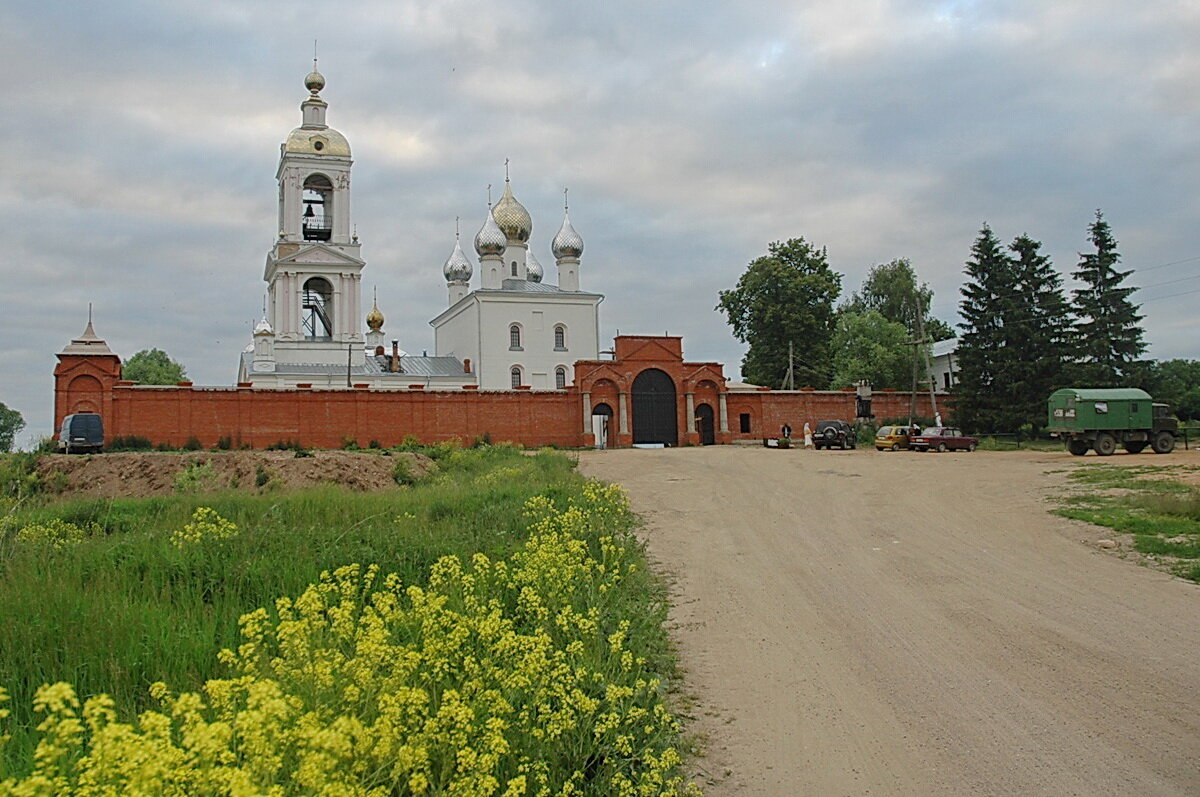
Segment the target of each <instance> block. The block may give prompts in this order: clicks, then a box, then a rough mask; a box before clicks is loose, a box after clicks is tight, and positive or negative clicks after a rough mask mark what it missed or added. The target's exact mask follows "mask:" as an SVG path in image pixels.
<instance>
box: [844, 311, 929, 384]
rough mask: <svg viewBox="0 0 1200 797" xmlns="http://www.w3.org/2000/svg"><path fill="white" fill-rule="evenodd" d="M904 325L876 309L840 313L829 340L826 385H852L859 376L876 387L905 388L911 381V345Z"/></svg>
mask: <svg viewBox="0 0 1200 797" xmlns="http://www.w3.org/2000/svg"><path fill="white" fill-rule="evenodd" d="M908 340H909V332H908V330H907V329H905V328H904V325H903V324H900V323H897V322H895V321H889V320H888V319H887V318H884V316H883V314H882V313H880V312H879V311H877V310H867V311H866V312H862V313H855V312H841V313H838V316H837V325H836V326H835V327H834V330H833V339H832V341H831V342H830V361H831V363H832V368H833V376H832V379H831V380H830V382H829V387H830V388H833V389H837V388H843V387H852V386H853V385H854V384H855V383H856V382H858V381H859V380H861V379H867V380H870V382H871V385H872V386H873V387H875V388H894V389H905V390H907V389H908V388H910V387H911V383H912V358H913V352H912V347H911V346H909V345H907V344H908Z"/></svg>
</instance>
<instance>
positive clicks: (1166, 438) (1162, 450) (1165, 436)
mask: <svg viewBox="0 0 1200 797" xmlns="http://www.w3.org/2000/svg"><path fill="white" fill-rule="evenodd" d="M1153 445H1154V453H1155V454H1170V453H1171V451H1173V450H1174V448H1175V435H1173V434H1171V433H1170V432H1159V433H1158V434H1156V435H1155V436H1154V444H1153Z"/></svg>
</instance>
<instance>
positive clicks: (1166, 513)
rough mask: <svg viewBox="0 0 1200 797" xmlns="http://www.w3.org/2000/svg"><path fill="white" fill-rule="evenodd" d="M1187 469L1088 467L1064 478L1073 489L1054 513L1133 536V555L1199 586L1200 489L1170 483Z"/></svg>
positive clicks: (1188, 470)
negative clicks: (1141, 555)
mask: <svg viewBox="0 0 1200 797" xmlns="http://www.w3.org/2000/svg"><path fill="white" fill-rule="evenodd" d="M1197 470H1200V468H1194V467H1189V466H1186V465H1174V466H1167V467H1155V466H1152V465H1130V466H1121V465H1088V466H1082V467H1077V468H1075V469H1074V470H1072V471H1071V472H1069V473H1068V474H1067V478H1068V479H1069V480H1070V481H1071V482H1072V483H1073V484H1074V485H1075V486H1076V491H1075V493H1074V494H1072V495H1070V496H1067V497H1066V498H1064V499H1063V500H1062V502H1061V504H1062V505H1061V506H1060V507H1059V508H1058V509H1055V510H1054V512H1055V513H1056V514H1058V515H1062V516H1063V517H1068V518H1072V519H1074V520H1082V521H1086V522H1088V523H1093V524H1095V525H1098V526H1105V527H1107V528H1111V529H1114V530H1116V531H1118V532H1121V533H1123V534H1129V535H1131V536H1132V537H1133V547H1134V550H1136V551H1137V552H1139V553H1141V554H1143V555H1144V556H1146V558H1147V560H1149V561H1152V562H1154V563H1156V564H1157V565H1159V566H1161V567H1163V568H1164V569H1166V570H1168V571H1169V572H1171V573H1173V574H1175V575H1177V576H1179V577H1181V578H1185V579H1188V580H1190V581H1196V582H1200V488H1197V487H1195V486H1193V485H1190V484H1185V483H1183V482H1180V481H1177V480H1175V479H1172V478H1170V477H1171V476H1172V475H1173V474H1182V473H1186V472H1195V471H1197Z"/></svg>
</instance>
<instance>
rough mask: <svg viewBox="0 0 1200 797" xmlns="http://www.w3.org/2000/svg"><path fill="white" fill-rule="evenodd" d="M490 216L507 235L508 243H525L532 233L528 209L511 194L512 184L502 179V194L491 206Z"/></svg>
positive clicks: (531, 221)
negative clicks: (492, 206) (494, 205)
mask: <svg viewBox="0 0 1200 797" xmlns="http://www.w3.org/2000/svg"><path fill="white" fill-rule="evenodd" d="M492 216H494V217H495V219H496V223H497V224H499V225H500V229H501V230H503V231H504V234H505V235H506V236H507V237H508V241H509V242H510V243H525V242H526V241H528V240H529V236H530V234H532V233H533V219H531V218H530V217H529V211H528V210H526V209H525V206H524V205H522V204H521V203H520V202H518V201H517V198H516V197H514V196H513V192H512V184H511V183H509V182H508V180H505V181H504V196H502V197H500V201H499V202H497V203H496V207H494V208H492Z"/></svg>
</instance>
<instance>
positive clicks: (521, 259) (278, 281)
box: [238, 64, 604, 390]
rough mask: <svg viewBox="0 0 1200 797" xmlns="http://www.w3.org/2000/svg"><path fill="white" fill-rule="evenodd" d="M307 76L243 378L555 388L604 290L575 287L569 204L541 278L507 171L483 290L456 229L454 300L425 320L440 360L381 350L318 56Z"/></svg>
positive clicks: (593, 322)
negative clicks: (365, 307) (366, 308)
mask: <svg viewBox="0 0 1200 797" xmlns="http://www.w3.org/2000/svg"><path fill="white" fill-rule="evenodd" d="M304 85H305V87H306V88H307V89H308V91H309V95H308V97H306V98H305V99H304V101H303V102H302V103H301V104H300V110H301V117H302V119H301V122H302V123H301V125H300V127H297V128H296V129H295V130H293V131H292V132H291V133H290V134H289V135H288V137H287V140H286V141H285V142H284V143H283V144H282V145H281V146H280V153H279V168H278V170H277V171H276V174H275V178H276V180H277V181H278V183H279V219H278V227H279V230H278V233H277V235H276V240H275V244H274V246H273V247H272V248H271V251H270V253H268V255H267V262H266V269H265V271H264V273H263V279H264V280H265V281H266V283H267V303H266V307H265V308H264V313H263V318H262V320H261V321H259V323H258V325H257V326H256V327H255V329H254V335H253V338H254V339H253V343H252V344H251V345H250V346H248V347H247V348H246V350H245V351H243V352H242V356H241V361H240V363H239V368H238V382H239V383H243V384H249V385H252V386H255V387H280V388H284V387H297V386H301V385H308V386H312V387H337V386H345V387H348V386H350V385H365V386H367V387H370V388H376V389H387V388H397V389H400V388H404V389H407V388H409V387H412V386H413V385H414V384H417V385H421V386H423V387H428V388H453V387H464V386H474V387H475V388H477V389H484V390H512V389H532V390H563V389H565V388H566V387H567V386H568V385H569V384H571V383H572V382H573V381H574V373H573V369H574V363H575V362H576V361H578V360H595V359H598V357H599V348H600V347H599V339H600V320H599V306H600V302H601V301H602V300H603V298H604V297H603V296H601V295H600V294H598V293H588V292H585V291H583V290H581V289H580V257H581V256H582V254H583V239H582V238H581V237H580V236H579V234H578V233H577V232H576V231H575V228H574V227H573V226H572V225H571V220H570V218H569V217H568V215H567V212H566V206H565V203H564V211H563V222H562V226H561V228H560V229H559V231H558V233H557V234H556V235H555V236H554V239H553V241H552V242H551V246H550V252H551V253H552V254H553V256H554V260H555V265H556V267H557V272H558V284H557V285H554V284H550V283H548V282H546V281H545V280H544V279H543V278H544V276H545V272H544V269H543V268H542V265H541V263H540V262H539V261H538V259H537V256H536V255H535V254H534V252H533V251H532V249H531V248H530V241H531V236H532V232H533V220H532V219H531V218H530V215H529V212H528V211H527V210H526V209H525V207H524V206H523V205H521V203H520V202H518V201H517V199H516V197H514V196H513V192H512V185H511V183H510V182H509V180H508V177H507V175H506V177H505V181H504V196H503V197H502V198H501V199H500V201H499V202H497V203H496V205H495V207H491V206H490V202H489V207H488V211H487V215H486V217H485V219H484V223H483V226H482V227H481V229H480V230H479V233H478V234H477V235H476V236H475V252H476V254H477V255H478V257H479V287H478V288H476V289H474V290H472V288H471V279H472V276H473V274H474V271H475V268H474V265H473V264H472V262H471V260H470V259H469V258H468V257H467V256H466V254H465V253H464V252H463V249H462V245H461V244H460V242H459V241H458V238H457V234H456V236H455V242H454V249H453V251H452V252H451V254H450V257H449V258H448V259H447V260H446V262H445V264H444V266H443V268H442V273H443V276H444V277H445V279H446V286H447V291H448V298H449V306H448V307H447V308H446V310H444V311H443V312H442V313H440V314H439V315H438V316H437V317H436V318H434V319H433V320H432V321H431V322H430V324H431V325H432V326H433V329H434V356H432V357H430V356H425V355H422V356H414V355H411V354H408V353H407V352H404V351H402V350H401V349H400V346H399V341H398V340H392V341H390V346H389V341H388V336H387V334H386V333H385V332H384V330H383V324H384V316H383V314H382V313H381V312H380V310H379V307H378V304H377V303H374V302H373V305H372V308H371V310H370V312H369V313H368V314H367V315H366V316H365V318H364V317H363V316H362V314H361V308H362V273H363V269H364V268H365V267H366V261H365V260H363V257H362V252H361V244H360V243H359V240H358V235H357V233H356V232H355V227H354V225H353V223H352V221H351V215H350V171H351V165H352V160H351V155H350V143H349V141H347V139H346V137H345V136H344V135H342V134H341V133H340V132H338V131H337V130H335V129H334V128H332V127H330V126H329V125H328V124H327V122H326V111H327V109H328V104H327V103H326V102H325V100H323V99H321V96H320V94H321V90H322V89H323V88H324V87H325V78H324V77H323V76H322V75H321V73H320V72H318V71H317V70H316V67H315V64H314V68H313V71H312V72H311V73H310V74H309V75H308V77H306V78H305V81H304ZM506 168H507V167H506ZM364 322H365V325H366V330H367V331H366V332H365V333H364V332H363V327H362V324H363V323H364Z"/></svg>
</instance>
